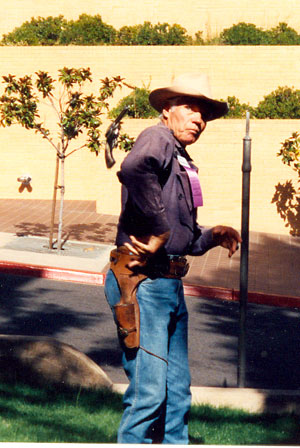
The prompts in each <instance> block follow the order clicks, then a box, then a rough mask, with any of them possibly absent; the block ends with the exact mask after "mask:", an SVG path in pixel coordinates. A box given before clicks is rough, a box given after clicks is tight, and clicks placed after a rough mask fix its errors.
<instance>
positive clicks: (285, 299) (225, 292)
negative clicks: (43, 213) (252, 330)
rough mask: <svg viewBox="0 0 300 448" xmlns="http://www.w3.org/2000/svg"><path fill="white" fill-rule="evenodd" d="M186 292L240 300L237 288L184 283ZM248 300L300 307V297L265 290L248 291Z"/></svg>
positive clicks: (194, 294) (265, 303) (193, 294)
mask: <svg viewBox="0 0 300 448" xmlns="http://www.w3.org/2000/svg"><path fill="white" fill-rule="evenodd" d="M184 293H185V294H186V295H189V296H194V297H200V296H201V297H208V298H212V299H222V300H231V301H234V302H238V301H239V295H240V294H239V291H237V290H235V289H228V288H220V287H213V286H196V285H187V284H185V285H184ZM248 302H250V303H257V304H259V305H272V306H281V307H287V308H300V297H296V296H283V295H279V294H266V293H263V292H253V291H249V292H248Z"/></svg>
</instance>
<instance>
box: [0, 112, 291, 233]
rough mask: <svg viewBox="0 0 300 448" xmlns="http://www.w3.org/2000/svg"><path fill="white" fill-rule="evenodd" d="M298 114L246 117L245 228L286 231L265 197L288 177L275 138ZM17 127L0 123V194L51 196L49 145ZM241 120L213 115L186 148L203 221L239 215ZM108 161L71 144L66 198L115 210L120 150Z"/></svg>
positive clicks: (134, 126)
mask: <svg viewBox="0 0 300 448" xmlns="http://www.w3.org/2000/svg"><path fill="white" fill-rule="evenodd" d="M156 122H157V120H130V119H126V120H125V121H124V127H123V128H124V130H125V131H127V132H129V133H130V134H131V135H137V134H138V133H139V132H140V131H141V130H142V129H144V128H145V127H147V126H149V125H152V124H155V123H156ZM299 127H300V120H251V133H250V135H251V138H252V173H251V204H250V207H251V219H250V228H251V230H255V231H262V232H271V233H282V234H287V233H288V229H287V228H286V227H285V223H284V222H283V221H282V219H281V218H280V217H279V215H278V214H277V211H276V206H275V204H272V203H271V201H272V198H273V195H274V192H275V186H276V185H277V184H278V183H279V182H280V183H284V182H285V181H286V180H288V179H294V180H296V176H295V175H294V174H293V172H292V170H291V169H290V168H288V167H286V166H284V165H283V164H282V163H281V162H280V159H279V158H278V157H276V153H277V152H278V149H279V147H280V142H281V141H283V140H284V139H285V138H286V137H287V136H290V134H291V133H292V132H294V131H295V130H299ZM17 129H18V128H15V129H13V128H10V129H5V130H3V129H1V132H0V145H1V152H0V162H1V167H2V175H1V183H0V197H1V198H26V199H29V198H31V199H33V198H39V199H40V198H41V199H51V197H52V192H53V180H54V165H55V155H54V152H53V151H52V149H51V147H50V146H49V145H48V144H47V142H45V141H44V140H41V139H40V138H39V137H38V136H36V135H35V134H31V133H29V132H27V131H23V130H22V129H19V130H18V131H17ZM244 135H245V122H244V120H219V121H215V122H211V123H209V124H208V126H207V129H206V131H205V133H204V134H203V135H202V136H201V139H200V140H199V142H197V143H196V144H195V145H193V146H192V147H191V148H190V153H191V156H192V157H193V158H194V160H195V162H196V163H197V165H198V166H199V167H200V170H199V176H200V179H201V184H202V188H203V194H204V207H203V208H201V209H200V210H199V220H200V222H201V223H203V224H205V225H214V224H218V223H224V224H228V225H232V226H235V227H239V226H240V222H241V188H242V172H241V165H242V149H243V140H242V139H243V137H244ZM114 154H115V158H116V160H117V163H116V165H115V166H114V167H113V168H112V169H111V170H107V169H106V168H105V164H104V158H103V154H101V155H99V157H98V158H97V157H95V155H93V154H91V153H89V152H88V151H79V152H77V153H75V154H74V155H73V156H71V157H70V158H69V159H67V161H66V196H65V197H66V199H83V200H95V201H97V210H98V212H99V213H109V214H114V215H116V214H118V213H119V210H120V185H119V183H118V180H117V178H116V172H117V170H118V169H119V166H120V163H121V161H122V160H123V158H124V155H125V154H124V153H122V152H121V151H115V153H114ZM26 173H29V174H30V175H31V176H32V179H33V180H32V183H31V185H32V188H33V190H32V192H28V191H27V190H24V191H23V192H22V193H19V191H18V188H19V185H20V184H19V183H18V182H17V177H18V176H20V175H22V174H26Z"/></svg>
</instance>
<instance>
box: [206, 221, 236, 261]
mask: <svg viewBox="0 0 300 448" xmlns="http://www.w3.org/2000/svg"><path fill="white" fill-rule="evenodd" d="M212 234H213V239H214V241H215V242H216V243H217V244H218V245H219V246H222V247H224V248H225V249H228V251H229V252H228V257H232V255H233V254H234V253H235V252H236V251H237V249H238V244H239V243H241V242H242V238H241V237H240V234H239V233H238V232H237V231H236V230H235V229H233V228H232V227H227V226H216V227H213V229H212Z"/></svg>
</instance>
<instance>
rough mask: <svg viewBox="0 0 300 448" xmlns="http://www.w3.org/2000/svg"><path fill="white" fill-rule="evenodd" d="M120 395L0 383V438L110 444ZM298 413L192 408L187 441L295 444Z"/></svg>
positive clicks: (298, 440)
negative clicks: (261, 412) (250, 412)
mask: <svg viewBox="0 0 300 448" xmlns="http://www.w3.org/2000/svg"><path fill="white" fill-rule="evenodd" d="M121 415H122V397H121V396H120V395H117V394H113V393H110V392H107V391H91V390H76V391H75V390H58V389H55V388H51V387H49V388H41V389H39V388H34V387H30V386H28V385H22V384H4V383H1V384H0V441H1V442H51V443H53V442H69V443H71V442H72V443H116V434H117V428H118V425H119V422H120V419H121ZM299 420H300V419H299V417H298V416H295V415H285V416H278V415H258V414H248V413H245V412H241V411H234V410H229V409H214V408H212V407H208V406H197V407H193V408H192V411H191V417H190V440H191V443H192V444H209V445H211V444H212V445H227V444H228V445H237V444H239V445H249V444H265V445H266V444H271V445H275V444H284V445H288V444H290V445H292V444H294V445H297V444H299V443H300V430H299V426H300V425H299Z"/></svg>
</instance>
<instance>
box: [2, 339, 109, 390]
mask: <svg viewBox="0 0 300 448" xmlns="http://www.w3.org/2000/svg"><path fill="white" fill-rule="evenodd" d="M0 379H3V380H6V381H9V380H12V381H15V380H18V379H19V380H23V381H26V382H29V383H31V384H38V385H43V384H49V383H52V384H56V385H61V386H72V387H75V386H80V387H86V388H101V387H106V388H109V389H111V388H112V386H113V383H112V381H111V380H110V378H109V377H108V376H107V375H106V373H105V372H103V370H102V369H101V368H100V367H99V366H98V365H97V364H96V363H95V362H94V361H92V360H91V359H90V358H89V357H88V356H86V355H85V354H83V353H81V352H80V351H78V350H76V349H75V348H74V347H72V346H71V345H68V344H64V343H62V342H59V341H57V340H56V339H51V338H47V337H34V336H19V335H0Z"/></svg>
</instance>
